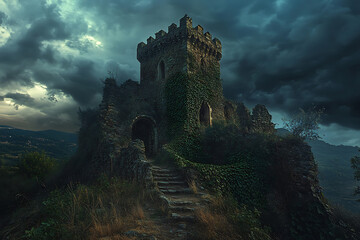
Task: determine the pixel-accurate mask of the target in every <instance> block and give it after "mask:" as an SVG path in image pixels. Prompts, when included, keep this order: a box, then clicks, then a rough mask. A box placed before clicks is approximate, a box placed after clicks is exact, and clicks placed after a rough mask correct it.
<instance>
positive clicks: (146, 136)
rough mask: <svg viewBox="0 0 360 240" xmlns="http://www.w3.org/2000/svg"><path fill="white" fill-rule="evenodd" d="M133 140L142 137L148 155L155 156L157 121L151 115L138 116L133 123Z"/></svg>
mask: <svg viewBox="0 0 360 240" xmlns="http://www.w3.org/2000/svg"><path fill="white" fill-rule="evenodd" d="M131 138H132V140H135V139H140V140H142V141H143V142H144V145H145V154H146V156H147V157H151V156H154V155H155V153H156V149H157V139H156V138H157V132H156V127H155V122H154V121H153V120H152V119H151V118H149V117H138V118H137V119H136V120H135V121H134V123H133V125H132V136H131Z"/></svg>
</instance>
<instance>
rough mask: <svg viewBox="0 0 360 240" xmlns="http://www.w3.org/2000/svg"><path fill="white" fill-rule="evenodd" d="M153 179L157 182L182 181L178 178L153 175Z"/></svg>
mask: <svg viewBox="0 0 360 240" xmlns="http://www.w3.org/2000/svg"><path fill="white" fill-rule="evenodd" d="M153 178H154V180H155V181H157V182H158V181H181V180H184V179H183V178H182V177H180V176H156V175H153Z"/></svg>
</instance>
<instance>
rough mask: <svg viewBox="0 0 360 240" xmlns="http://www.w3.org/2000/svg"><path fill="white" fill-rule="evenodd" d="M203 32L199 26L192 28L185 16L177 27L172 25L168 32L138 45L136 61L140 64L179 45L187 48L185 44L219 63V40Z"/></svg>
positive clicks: (163, 32)
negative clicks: (190, 45)
mask: <svg viewBox="0 0 360 240" xmlns="http://www.w3.org/2000/svg"><path fill="white" fill-rule="evenodd" d="M203 31H204V30H203V27H202V26H200V25H198V26H196V27H193V26H192V19H191V18H190V17H188V16H187V15H185V16H184V17H183V18H181V19H180V26H179V27H178V26H177V25H176V24H175V23H173V24H171V25H170V26H169V27H168V32H165V31H164V30H160V31H159V32H157V33H155V38H153V37H152V36H150V37H149V38H148V39H147V42H146V43H144V42H141V43H139V44H138V46H137V59H138V60H139V61H140V62H142V61H144V60H146V59H148V58H153V57H154V56H156V55H157V54H159V53H162V52H164V51H168V50H170V49H171V48H172V47H173V46H174V45H177V44H180V45H183V46H184V48H187V44H192V45H193V46H195V47H197V48H199V49H200V50H201V52H202V53H203V54H204V56H207V57H208V56H212V57H214V58H216V59H217V61H220V59H221V57H222V53H221V42H220V40H219V39H217V38H212V36H211V34H210V33H209V32H206V33H203Z"/></svg>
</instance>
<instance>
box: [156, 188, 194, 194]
mask: <svg viewBox="0 0 360 240" xmlns="http://www.w3.org/2000/svg"><path fill="white" fill-rule="evenodd" d="M159 189H160V191H161V192H162V193H164V194H184V193H188V194H191V193H192V191H191V190H190V189H189V188H182V189H181V188H172V189H169V188H159Z"/></svg>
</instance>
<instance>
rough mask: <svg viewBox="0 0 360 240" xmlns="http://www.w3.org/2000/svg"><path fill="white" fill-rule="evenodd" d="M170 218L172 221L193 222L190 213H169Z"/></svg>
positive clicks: (193, 219)
mask: <svg viewBox="0 0 360 240" xmlns="http://www.w3.org/2000/svg"><path fill="white" fill-rule="evenodd" d="M171 219H172V220H173V221H177V222H179V221H181V222H194V221H195V217H194V216H193V215H192V214H191V215H188V214H179V213H171Z"/></svg>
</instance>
